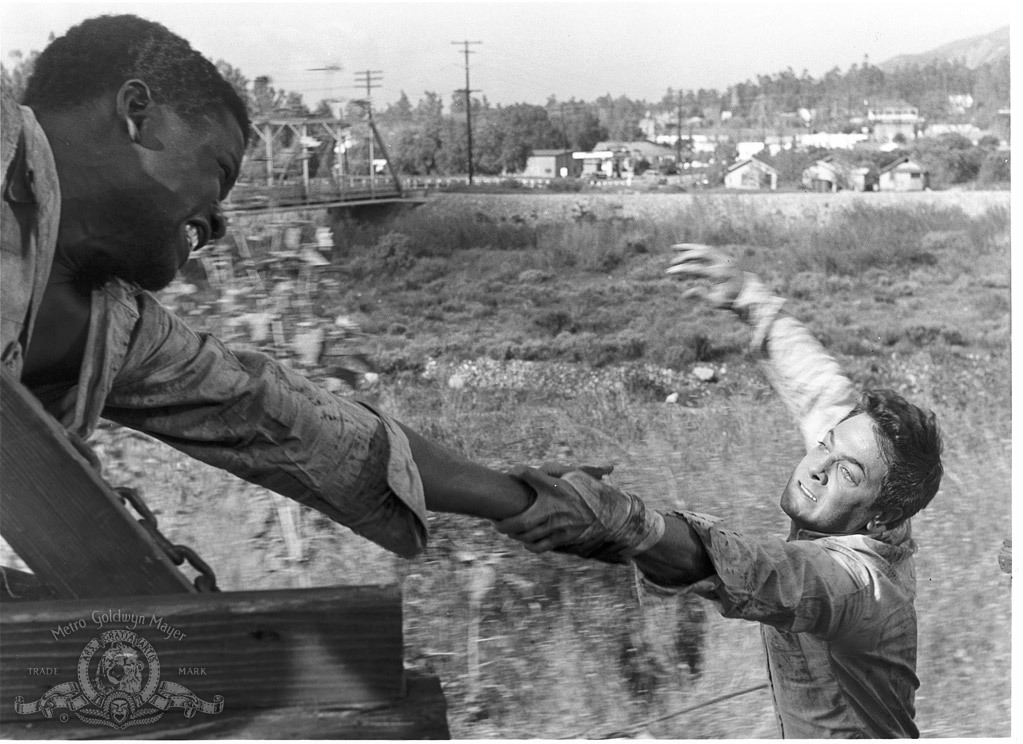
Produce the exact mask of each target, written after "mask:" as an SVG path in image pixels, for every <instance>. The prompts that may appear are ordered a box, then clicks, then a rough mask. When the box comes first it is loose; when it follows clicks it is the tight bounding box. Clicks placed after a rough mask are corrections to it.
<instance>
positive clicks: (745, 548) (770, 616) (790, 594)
mask: <svg viewBox="0 0 1023 744" xmlns="http://www.w3.org/2000/svg"><path fill="white" fill-rule="evenodd" d="M765 343H766V351H767V356H766V359H764V360H763V364H764V367H765V371H766V372H767V374H768V377H769V378H770V380H771V382H772V385H773V387H774V388H775V390H776V391H777V392H778V393H779V394H780V396H781V397H782V399H783V400H784V401H785V403H786V405H787V406H788V408H789V410H790V411H791V412H792V413H793V414H794V415H795V417H796V419H797V420H798V422H799V425H800V429H801V432H802V435H803V439H804V445H805V446H806V447H807V448H808V449H809V448H810V447H813V446H814V445H815V444H816V442H817V441H819V440H820V439H821V438H822V436H823V435H824V434H825V433H826V432H827V431H828V430H829V429H831V428H832V427H834V426H835V425H836V424H837V423H839V421H841V419H842V418H843V417H844V416H845V415H846V414H847V413H848V412H849V411H850V410H851V409H852V408H853V405H854V403H855V392H854V389H853V386H852V384H851V383H850V382H849V380H848V379H846V378H845V377H844V376H843V375H842V373H841V370H840V369H839V367H838V364H837V363H836V362H835V361H834V360H833V359H831V358H830V357H829V356H828V355H827V354H826V353H825V351H824V349H823V348H822V347H821V346H820V344H819V343H818V342H817V341H816V339H814V338H813V336H812V335H811V334H810V333H809V332H808V331H807V330H806V329H805V328H804V327H803V326H802V325H801V324H799V323H798V321H796V320H795V319H793V318H791V317H788V316H784V315H782V316H779V317H778V318H777V320H775V321H774V322H773V324H771V326H770V330H769V331H768V332H767V335H766V340H765ZM676 516H678V517H680V518H682V519H684V520H685V521H686V522H688V523H689V525H691V526H692V527H693V529H694V531H695V532H696V534H697V535H698V537H699V539H700V541H701V542H702V543H703V546H704V547H705V548H706V550H707V553H708V555H709V556H710V559H711V561H712V562H713V564H714V568H715V571H716V573H715V574H714V575H713V576H710V577H708V578H707V579H704V580H702V581H700V582H697V583H696V584H693V585H691V586H689V587H686V588H684V589H682V590H681V591H684V592H692V593H695V594H697V595H699V596H702V597H705V598H706V599H708V600H710V601H711V602H712V603H713V604H714V606H715V607H716V608H717V610H718V611H719V612H720V613H721V614H722V615H723V616H724V617H729V618H739V619H743V620H752V621H756V622H759V623H760V624H761V635H762V637H763V642H764V647H765V650H766V655H767V672H768V679H769V681H770V686H771V691H772V695H773V697H774V708H775V713H776V715H777V720H778V725H779V727H780V729H781V734H782V736H783V737H785V738H793V739H820V738H892V737H898V738H916V737H917V736H918V735H919V732H918V730H917V727H916V724H915V723H914V721H913V718H914V715H915V707H914V706H915V703H914V699H915V693H916V689H917V688H918V687H919V681H918V679H917V676H916V647H917V619H916V610H915V608H914V605H913V602H914V596H915V592H916V576H915V572H914V567H913V558H912V556H913V553H914V552H915V545H914V543H913V540H912V537H911V534H910V523H909V521H906V522H904V523H903V524H901V525H899V526H898V527H895V528H893V529H891V530H888V531H886V532H884V533H882V534H880V535H879V536H877V537H876V538H875V537H868V536H866V535H823V534H819V533H815V532H810V531H807V530H800V531H797V532H795V534H794V535H793V536H792V537H790V538H789V539H788V540H784V539H781V538H776V537H758V536H751V535H749V534H743V533H740V532H737V531H736V530H733V529H730V528H729V526H728V523H727V521H726V520H721V519H717V518H713V517H708V516H705V515H702V514H697V513H694V512H685V511H684V512H678V513H677V514H676ZM643 583H644V585H645V586H646V588H647V589H648V591H650V592H652V593H655V594H670V593H678V592H679V591H680V590H678V589H669V588H664V587H658V586H655V585H654V584H652V583H651V582H649V581H648V580H645V579H644V581H643Z"/></svg>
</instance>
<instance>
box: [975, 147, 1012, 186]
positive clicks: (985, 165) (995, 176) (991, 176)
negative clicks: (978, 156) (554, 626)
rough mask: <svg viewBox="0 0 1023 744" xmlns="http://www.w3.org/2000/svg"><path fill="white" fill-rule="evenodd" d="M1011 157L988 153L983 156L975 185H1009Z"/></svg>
mask: <svg viewBox="0 0 1023 744" xmlns="http://www.w3.org/2000/svg"><path fill="white" fill-rule="evenodd" d="M1010 161H1011V155H1010V154H1009V152H1008V150H1006V151H1005V152H989V153H988V154H987V155H985V156H984V160H983V162H981V164H980V170H979V171H978V173H977V183H978V184H982V185H988V184H993V183H1009V182H1010V181H1012V164H1011V162H1010Z"/></svg>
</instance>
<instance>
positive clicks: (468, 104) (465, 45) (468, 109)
mask: <svg viewBox="0 0 1023 744" xmlns="http://www.w3.org/2000/svg"><path fill="white" fill-rule="evenodd" d="M451 43H452V44H455V45H459V44H460V45H461V46H462V52H463V53H464V54H465V124H466V127H465V136H466V142H467V144H468V146H469V185H470V186H472V99H471V95H472V94H473V93H479V91H478V90H473V89H472V88H470V87H469V55H470V54H475V52H471V51H470V50H469V46H470V45H475V44H482V43H483V42H482V41H452V42H451Z"/></svg>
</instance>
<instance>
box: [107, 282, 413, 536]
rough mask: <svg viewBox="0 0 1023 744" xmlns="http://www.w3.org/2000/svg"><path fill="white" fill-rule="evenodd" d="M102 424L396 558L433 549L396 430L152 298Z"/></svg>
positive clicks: (408, 457)
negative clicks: (319, 518) (215, 470)
mask: <svg viewBox="0 0 1023 744" xmlns="http://www.w3.org/2000/svg"><path fill="white" fill-rule="evenodd" d="M137 299H138V303H139V310H140V316H139V321H138V323H137V324H136V326H135V328H134V331H133V333H132V340H131V343H130V345H129V348H128V351H127V355H126V357H125V360H124V363H123V365H122V366H121V368H120V370H119V372H118V374H117V377H116V379H115V380H114V383H113V386H112V388H111V390H110V392H109V394H108V395H107V398H106V405H105V407H104V409H103V416H104V417H105V418H108V419H110V420H112V421H115V422H117V423H120V424H123V425H125V426H129V427H131V428H134V429H137V430H139V431H143V432H146V433H148V434H151V435H153V436H155V437H157V438H158V439H160V440H162V441H164V442H167V443H168V444H170V445H171V446H173V447H175V448H177V449H179V450H181V451H182V452H185V453H186V454H188V455H190V456H192V457H195V458H196V459H198V460H201V461H203V462H206V463H209V464H210V465H214V466H216V467H219V468H223V469H224V470H227V471H229V472H231V473H233V474H235V475H237V476H239V477H240V478H243V479H245V480H247V481H250V482H252V483H256V484H258V485H260V486H264V487H266V488H268V489H270V490H272V491H275V492H277V493H280V494H282V495H284V496H288V497H290V498H293V499H295V500H297V501H299V502H301V503H303V504H306V505H308V506H310V507H312V508H315V509H317V510H319V511H321V512H323V513H324V514H326V515H327V516H329V517H330V518H331V519H334V520H335V521H337V522H340V523H342V524H344V525H346V526H348V527H350V528H351V529H352V530H353V531H355V532H357V533H359V534H361V535H363V536H365V537H367V538H369V539H371V540H373V541H374V542H376V543H378V544H380V545H382V546H383V547H385V548H387V549H389V550H392V551H394V552H396V553H398V554H400V555H405V556H411V555H414V554H416V553H418V552H419V551H421V550H422V548H423V547H424V546H425V544H426V539H427V528H426V507H425V502H424V498H423V486H422V482H421V480H420V477H419V471H418V469H417V468H416V465H415V463H414V461H413V459H412V454H411V450H410V447H409V443H408V440H407V438H406V437H405V435H404V433H403V432H402V430H401V428H400V427H399V426H398V425H397V423H396V422H394V421H393V420H391V419H390V418H388V417H387V416H385V415H383V414H381V413H379V412H376V411H374V410H372V409H370V408H369V407H367V406H365V405H362V404H361V403H359V402H357V401H355V400H352V399H349V398H343V397H339V396H336V395H333V394H332V393H330V392H328V391H327V390H325V389H323V388H321V387H319V386H317V385H315V384H314V383H312V382H310V381H309V380H307V379H306V378H305V377H303V376H302V375H300V374H298V373H296V372H294V371H293V370H291V369H289V368H287V367H286V366H284V365H282V364H281V363H279V362H278V361H276V360H274V359H272V358H271V357H269V356H267V355H265V354H262V353H259V352H252V351H239V352H234V351H231V350H229V349H227V348H226V347H225V346H224V345H223V344H222V343H221V342H220V341H219V340H218V339H216V338H214V337H213V336H210V335H207V334H198V333H196V332H194V331H192V330H191V329H190V328H188V327H187V326H186V325H185V324H184V323H183V322H182V321H181V320H180V319H178V318H177V317H176V316H174V315H173V314H172V313H170V312H169V311H167V310H166V309H165V308H163V307H162V306H161V305H160V304H159V302H157V301H156V299H155V298H153V297H152V296H151V295H148V294H140V295H138V298H137Z"/></svg>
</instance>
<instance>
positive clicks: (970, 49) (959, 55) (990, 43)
mask: <svg viewBox="0 0 1023 744" xmlns="http://www.w3.org/2000/svg"><path fill="white" fill-rule="evenodd" d="M1008 56H1009V27H1008V26H1005V27H1003V28H1000V29H997V30H996V31H992V32H991V33H989V34H983V35H981V36H974V37H971V38H969V39H960V40H958V41H952V42H949V43H948V44H943V45H941V46H939V47H936V48H934V49H931V50H930V51H928V52H921V53H919V54H900V55H899V56H897V57H892V58H891V59H889V60H887V61H885V62H882V63H881V64H880V65H878V67H880V68H881V69H882V70H884V71H885V72H893V71H895V70H897V69H899V68H900V67H907V66H909V65H920V66H923V65H927V64H929V63H931V62H939V61H953V60H962V61H963V62H965V64H966V66H967V67H969V68H970V69H971V70H975V69H977V68H978V67H980V66H981V65H985V64H990V63H992V62H997V61H998V60H1000V59H1002V58H1004V57H1008Z"/></svg>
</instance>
